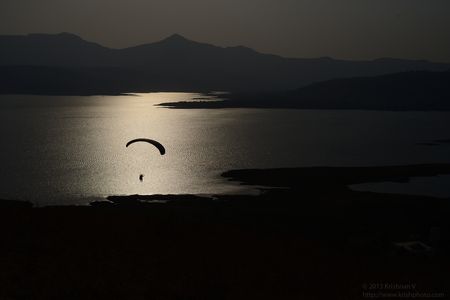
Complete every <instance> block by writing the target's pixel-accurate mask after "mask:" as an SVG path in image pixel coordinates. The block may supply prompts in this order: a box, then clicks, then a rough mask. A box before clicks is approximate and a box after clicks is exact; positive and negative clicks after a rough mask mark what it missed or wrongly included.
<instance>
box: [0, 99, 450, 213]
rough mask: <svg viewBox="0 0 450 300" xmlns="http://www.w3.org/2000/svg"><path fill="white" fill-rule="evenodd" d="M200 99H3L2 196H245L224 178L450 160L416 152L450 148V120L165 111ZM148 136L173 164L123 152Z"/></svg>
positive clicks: (47, 199) (38, 199)
mask: <svg viewBox="0 0 450 300" xmlns="http://www.w3.org/2000/svg"><path fill="white" fill-rule="evenodd" d="M197 97H201V95H198V94H186V93H150V94H136V95H128V96H91V97H80V96H71V97H67V96H64V97H62V96H22V95H9V96H0V108H1V110H0V132H1V137H2V146H1V152H0V166H1V168H0V198H4V199H23V200H30V201H33V202H35V203H37V204H40V205H48V204H86V203H87V202H89V201H92V200H93V199H98V198H103V197H105V196H108V195H118V194H135V193H139V194H154V193H170V194H180V193H200V194H203V193H206V194H210V193H236V192H238V193H239V192H248V189H247V188H245V187H242V186H239V185H235V184H231V183H229V182H226V181H224V180H223V179H221V178H220V173H221V172H223V171H226V170H229V169H236V168H270V167H300V166H372V165H402V164H412V163H433V162H435V163H442V162H450V152H449V151H450V146H445V145H443V146H437V147H430V146H423V145H417V143H421V142H427V141H431V140H434V139H443V138H450V130H449V129H450V113H443V112H370V111H319V110H315V111H314V110H273V109H221V110H202V109H198V110H197V109H196V110H181V109H167V108H163V107H157V106H155V104H158V103H162V102H174V101H184V100H190V99H194V98H197ZM138 137H148V138H153V139H156V140H158V141H160V142H161V143H162V144H163V145H164V146H165V147H166V149H167V154H166V155H164V156H161V155H160V154H159V152H158V151H157V149H156V148H153V147H152V146H151V145H148V144H143V143H141V144H135V145H133V146H131V147H129V148H125V144H126V142H127V141H128V140H130V139H133V138H138ZM139 174H145V177H144V181H143V182H140V181H139V178H138V177H139ZM439 180H440V181H439V182H440V183H439V184H434V185H433V184H431V187H430V188H429V191H428V192H430V193H433V190H436V189H439V194H440V195H441V196H442V195H443V196H446V195H447V196H449V195H450V188H448V186H450V184H444V183H442V182H443V181H442V178H440V179H439ZM446 180H447V181H445V180H444V181H445V182H446V183H450V180H449V179H448V178H447V179H446ZM446 187H447V188H446ZM428 192H426V193H428ZM426 193H425V194H426Z"/></svg>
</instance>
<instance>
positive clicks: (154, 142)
mask: <svg viewBox="0 0 450 300" xmlns="http://www.w3.org/2000/svg"><path fill="white" fill-rule="evenodd" d="M139 142H144V143H149V144H152V145H153V146H155V147H156V148H158V150H159V153H161V155H164V154H165V153H166V149H165V148H164V146H163V145H161V144H160V143H159V142H157V141H155V140H151V139H144V138H140V139H134V140H131V141H129V142H128V143H127V147H128V146H130V145H131V144H134V143H139Z"/></svg>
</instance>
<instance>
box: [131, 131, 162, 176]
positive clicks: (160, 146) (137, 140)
mask: <svg viewBox="0 0 450 300" xmlns="http://www.w3.org/2000/svg"><path fill="white" fill-rule="evenodd" d="M140 142H142V143H149V144H152V145H153V146H155V147H156V148H157V149H158V150H159V153H160V154H161V155H164V154H166V149H165V148H164V146H163V145H161V144H160V143H159V142H157V141H155V140H151V139H145V138H140V139H134V140H131V141H129V142H128V143H127V145H126V147H127V148H128V146H130V145H132V144H134V143H140ZM139 181H140V182H143V181H144V174H140V175H139Z"/></svg>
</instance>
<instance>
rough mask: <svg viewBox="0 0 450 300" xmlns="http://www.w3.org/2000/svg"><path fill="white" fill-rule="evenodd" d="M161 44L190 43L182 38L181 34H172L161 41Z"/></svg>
mask: <svg viewBox="0 0 450 300" xmlns="http://www.w3.org/2000/svg"><path fill="white" fill-rule="evenodd" d="M162 42H191V41H190V40H188V39H187V38H185V37H184V36H182V35H181V34H178V33H174V34H172V35H171V36H169V37H167V38H165V39H163V40H162Z"/></svg>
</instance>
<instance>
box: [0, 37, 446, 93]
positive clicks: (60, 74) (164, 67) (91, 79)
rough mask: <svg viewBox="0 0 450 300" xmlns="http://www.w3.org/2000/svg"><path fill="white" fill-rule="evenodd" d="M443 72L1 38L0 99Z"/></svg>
mask: <svg viewBox="0 0 450 300" xmlns="http://www.w3.org/2000/svg"><path fill="white" fill-rule="evenodd" d="M448 69H450V65H449V64H445V63H433V62H428V61H424V60H402V59H391V58H383V59H376V60H372V61H347V60H337V59H332V58H315V59H302V58H284V57H280V56H276V55H271V54H262V53H259V52H257V51H255V50H253V49H250V48H247V47H243V46H237V47H218V46H214V45H210V44H206V43H199V42H195V41H191V40H189V39H186V38H184V37H183V36H181V35H178V34H174V35H171V36H170V37H168V38H166V39H163V40H161V41H158V42H154V43H149V44H144V45H139V46H135V47H129V48H124V49H112V48H107V47H104V46H101V45H99V44H96V43H92V42H88V41H85V40H83V39H82V38H80V37H78V36H76V35H74V34H70V33H60V34H29V35H22V36H19V35H14V36H13V35H9V36H8V35H3V36H0V79H1V81H0V93H31V94H116V93H126V92H149V91H210V90H226V91H232V92H236V91H241V92H242V91H282V90H292V89H296V88H301V87H304V86H306V85H309V84H311V83H316V82H321V81H326V80H330V79H336V78H349V77H359V76H376V75H384V74H389V73H396V72H405V71H413V70H426V71H444V70H448Z"/></svg>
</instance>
